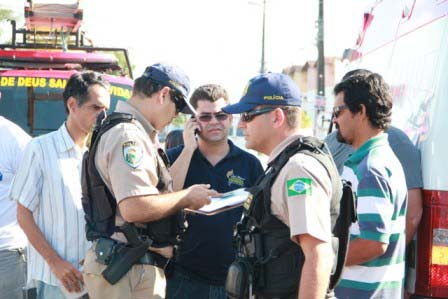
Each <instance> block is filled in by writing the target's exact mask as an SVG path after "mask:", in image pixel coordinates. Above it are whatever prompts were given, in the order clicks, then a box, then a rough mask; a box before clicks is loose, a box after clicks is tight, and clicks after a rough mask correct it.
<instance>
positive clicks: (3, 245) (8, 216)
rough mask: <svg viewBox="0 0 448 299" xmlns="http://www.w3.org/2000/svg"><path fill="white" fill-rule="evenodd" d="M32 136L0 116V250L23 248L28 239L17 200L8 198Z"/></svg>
mask: <svg viewBox="0 0 448 299" xmlns="http://www.w3.org/2000/svg"><path fill="white" fill-rule="evenodd" d="M30 139H31V137H30V136H29V135H28V134H27V133H25V131H23V130H22V129H21V128H20V127H19V126H17V125H16V124H14V123H13V122H11V121H9V120H7V119H6V118H4V117H2V116H0V250H8V249H15V248H23V247H25V246H26V244H27V239H26V236H25V234H24V233H23V231H22V230H21V229H20V227H19V224H18V223H17V218H16V205H17V204H16V202H15V201H12V200H10V199H9V198H8V193H9V188H10V187H11V183H12V179H13V177H14V175H15V174H16V171H17V168H18V167H19V164H20V161H21V160H22V155H23V152H24V150H25V146H26V145H27V144H28V142H29V141H30Z"/></svg>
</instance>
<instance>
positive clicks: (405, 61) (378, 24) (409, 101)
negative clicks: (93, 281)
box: [345, 0, 448, 299]
mask: <svg viewBox="0 0 448 299" xmlns="http://www.w3.org/2000/svg"><path fill="white" fill-rule="evenodd" d="M345 54H346V55H345V56H346V58H347V59H349V60H350V64H349V67H348V69H347V70H349V69H356V68H365V69H369V70H372V71H375V72H378V73H380V74H382V75H383V76H384V78H385V80H386V82H388V83H389V85H390V86H391V89H392V93H393V98H394V108H393V120H392V123H393V124H394V125H395V126H397V127H399V128H401V129H402V130H404V131H405V132H406V133H407V134H408V136H409V137H410V138H411V140H412V141H413V142H414V143H415V144H416V145H417V146H418V147H419V148H420V150H421V153H422V167H423V184H424V203H423V218H422V221H421V224H420V227H419V232H418V238H417V239H418V241H417V250H416V258H415V261H416V265H415V269H416V271H414V274H416V277H414V279H415V284H414V283H412V282H411V283H410V284H409V283H408V285H407V289H408V291H410V292H411V293H413V295H412V297H411V298H414V299H422V298H423V299H425V298H448V138H447V136H448V135H446V134H448V1H447V0H406V1H397V0H383V1H375V4H373V5H372V7H371V9H370V11H369V12H368V13H365V14H364V26H363V28H362V29H361V33H360V35H359V38H358V40H357V44H356V48H355V49H352V50H346V52H345ZM409 266H413V265H409ZM414 287H415V288H414Z"/></svg>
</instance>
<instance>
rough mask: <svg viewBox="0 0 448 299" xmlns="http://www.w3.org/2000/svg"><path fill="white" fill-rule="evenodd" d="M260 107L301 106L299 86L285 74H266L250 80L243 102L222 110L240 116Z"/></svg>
mask: <svg viewBox="0 0 448 299" xmlns="http://www.w3.org/2000/svg"><path fill="white" fill-rule="evenodd" d="M259 105H273V106H299V107H300V106H301V105H302V96H301V93H300V89H299V86H298V85H297V84H296V83H295V82H294V81H293V80H292V79H291V77H289V76H288V75H285V74H280V73H265V74H261V75H258V76H256V77H254V78H252V79H250V80H249V83H247V85H246V88H245V89H244V93H243V97H242V98H241V100H240V101H239V102H238V103H236V104H233V105H228V106H226V107H224V108H222V111H224V112H226V113H229V114H239V113H243V112H246V111H249V110H252V109H254V108H255V107H257V106H259Z"/></svg>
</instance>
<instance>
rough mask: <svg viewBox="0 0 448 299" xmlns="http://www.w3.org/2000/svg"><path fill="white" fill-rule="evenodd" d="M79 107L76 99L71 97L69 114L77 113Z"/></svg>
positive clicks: (68, 106) (68, 102) (68, 107)
mask: <svg viewBox="0 0 448 299" xmlns="http://www.w3.org/2000/svg"><path fill="white" fill-rule="evenodd" d="M77 107H78V101H77V100H76V99H75V98H74V97H69V98H68V100H67V109H68V112H69V114H70V113H72V112H73V111H75V109H76V108H77Z"/></svg>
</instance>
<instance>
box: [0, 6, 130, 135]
mask: <svg viewBox="0 0 448 299" xmlns="http://www.w3.org/2000/svg"><path fill="white" fill-rule="evenodd" d="M24 14H25V24H24V26H23V28H17V24H16V22H15V21H11V29H12V31H11V33H12V34H11V42H10V43H8V44H1V45H0V92H1V99H0V115H2V116H4V117H6V118H8V119H9V120H11V121H13V122H15V123H16V124H18V125H19V126H21V127H22V128H23V129H24V130H25V131H26V132H28V133H29V134H31V135H33V136H36V135H40V134H43V133H48V132H50V131H53V130H56V129H57V128H59V126H60V125H61V124H62V123H63V121H64V120H65V118H66V115H65V109H64V104H63V100H62V92H63V90H64V88H65V85H66V83H67V79H68V78H70V76H71V75H72V74H73V73H74V72H77V71H84V70H92V71H96V72H99V73H101V74H103V76H104V78H105V79H106V80H107V81H109V83H110V85H111V87H110V94H111V110H114V108H115V106H116V103H117V101H119V100H127V99H128V98H129V97H130V95H131V91H132V84H133V81H132V70H131V66H130V62H129V58H128V53H127V50H126V49H120V48H104V47H93V46H92V45H91V44H89V40H88V39H87V37H86V36H85V35H84V33H83V32H82V30H81V25H82V16H83V10H82V8H81V6H80V4H79V1H75V2H74V3H72V4H54V3H42V2H37V1H34V2H33V1H31V0H28V1H27V3H26V5H25V8H24Z"/></svg>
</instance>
